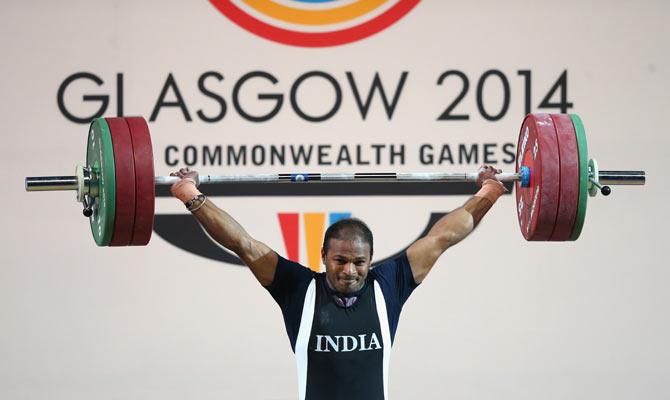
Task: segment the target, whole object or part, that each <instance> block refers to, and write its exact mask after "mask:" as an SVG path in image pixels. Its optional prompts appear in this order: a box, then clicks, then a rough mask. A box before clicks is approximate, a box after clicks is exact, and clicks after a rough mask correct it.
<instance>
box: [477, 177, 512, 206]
mask: <svg viewBox="0 0 670 400" xmlns="http://www.w3.org/2000/svg"><path fill="white" fill-rule="evenodd" d="M506 191H507V189H505V186H504V185H503V184H502V182H500V181H497V180H495V179H487V180H485V181H484V182H483V183H482V188H481V189H479V191H478V192H477V193H475V196H477V197H483V198H485V199H487V200H488V201H490V202H491V203H495V202H496V200H498V197H500V196H502V194H503V193H505V192H506Z"/></svg>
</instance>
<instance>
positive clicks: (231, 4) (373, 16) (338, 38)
mask: <svg viewBox="0 0 670 400" xmlns="http://www.w3.org/2000/svg"><path fill="white" fill-rule="evenodd" d="M210 2H211V3H212V4H213V5H214V6H215V7H216V8H217V9H219V11H221V12H222V13H223V14H224V15H225V16H226V17H228V18H229V19H230V20H231V21H233V22H235V23H236V24H237V25H239V26H240V27H242V28H244V29H246V30H247V31H249V32H251V33H254V34H256V35H258V36H260V37H263V38H265V39H269V40H272V41H275V42H278V43H284V44H288V45H292V46H301V47H328V46H338V45H341V44H346V43H351V42H355V41H357V40H361V39H364V38H366V37H368V36H371V35H374V34H375V33H377V32H380V31H382V30H384V29H386V28H387V27H389V26H391V25H392V24H394V23H395V22H396V21H398V20H399V19H400V18H402V17H403V16H405V14H407V13H408V12H409V11H410V10H411V9H412V8H414V6H416V5H417V4H418V3H419V0H210Z"/></svg>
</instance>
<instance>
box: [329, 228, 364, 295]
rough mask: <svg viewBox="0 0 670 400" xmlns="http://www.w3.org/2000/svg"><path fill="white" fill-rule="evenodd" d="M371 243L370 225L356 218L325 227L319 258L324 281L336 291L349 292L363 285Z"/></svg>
mask: <svg viewBox="0 0 670 400" xmlns="http://www.w3.org/2000/svg"><path fill="white" fill-rule="evenodd" d="M372 245H373V242H372V232H371V231H370V228H368V226H367V225H365V223H363V221H361V220H359V219H356V218H347V219H342V220H339V221H338V222H336V223H334V224H332V225H331V226H330V227H329V228H328V229H327V230H326V234H325V236H324V239H323V248H322V249H321V258H322V260H323V263H324V265H325V266H326V277H327V278H328V282H330V284H331V285H332V286H333V288H334V289H335V290H336V291H337V292H340V293H344V294H347V293H353V292H356V291H357V290H360V289H361V288H362V287H363V285H364V284H365V278H367V276H368V270H369V269H370V263H371V261H372V247H373V246H372Z"/></svg>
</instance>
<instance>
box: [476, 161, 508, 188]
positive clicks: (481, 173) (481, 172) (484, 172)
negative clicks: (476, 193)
mask: <svg viewBox="0 0 670 400" xmlns="http://www.w3.org/2000/svg"><path fill="white" fill-rule="evenodd" d="M501 172H502V170H500V169H496V168H493V167H492V166H490V165H482V166H480V167H479V169H478V170H477V186H482V184H484V181H485V180H487V179H493V180H494V181H498V182H500V181H499V180H498V177H496V174H499V173H501Z"/></svg>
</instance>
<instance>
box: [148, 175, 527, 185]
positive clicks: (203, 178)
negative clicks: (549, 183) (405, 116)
mask: <svg viewBox="0 0 670 400" xmlns="http://www.w3.org/2000/svg"><path fill="white" fill-rule="evenodd" d="M496 176H497V178H498V179H499V180H500V181H503V182H509V181H516V180H519V179H521V178H520V174H516V173H502V174H498V175H496ZM198 179H199V180H200V183H203V184H206V183H228V182H235V183H240V182H245V183H263V182H270V183H272V182H278V183H282V182H342V181H353V182H394V181H409V182H423V181H445V182H475V181H476V180H477V173H448V172H416V173H415V172H398V173H396V172H390V173H384V172H381V173H377V172H368V173H337V174H336V173H325V174H320V173H304V174H253V175H199V176H198ZM178 180H179V178H178V177H176V176H157V177H156V179H155V182H156V185H171V184H173V183H175V182H177V181H178Z"/></svg>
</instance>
